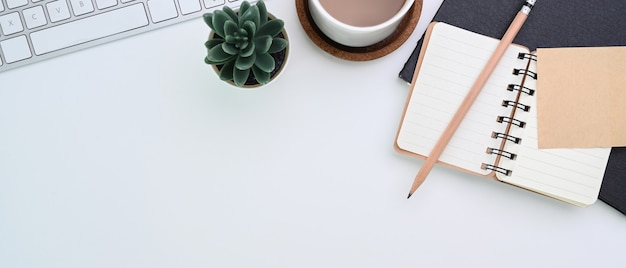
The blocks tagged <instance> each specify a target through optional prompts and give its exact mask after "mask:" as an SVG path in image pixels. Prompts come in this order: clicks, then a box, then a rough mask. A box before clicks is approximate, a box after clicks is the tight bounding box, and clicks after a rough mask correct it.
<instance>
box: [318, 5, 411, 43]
mask: <svg viewBox="0 0 626 268" xmlns="http://www.w3.org/2000/svg"><path fill="white" fill-rule="evenodd" d="M308 1H309V12H310V13H311V17H312V18H313V21H314V22H315V24H316V25H317V27H318V28H319V29H320V30H321V31H322V32H323V33H324V34H325V35H326V36H327V37H328V38H330V39H332V40H333V41H335V42H337V43H339V44H342V45H345V46H349V47H366V46H370V45H373V44H376V43H378V42H380V41H382V40H384V39H385V38H387V37H388V36H390V35H391V34H392V33H393V32H394V31H395V30H396V28H397V27H398V25H399V24H400V22H401V21H402V19H403V18H404V16H405V15H406V13H407V11H408V10H409V9H410V8H411V6H412V5H413V2H414V1H415V0H405V1H404V3H403V4H402V6H401V7H400V10H399V11H398V12H396V13H395V14H393V16H390V17H389V18H388V19H386V20H384V21H383V22H381V23H378V24H375V25H368V26H355V25H350V24H347V23H345V22H342V21H341V20H339V19H338V18H335V17H333V16H332V15H331V14H330V13H329V11H327V10H326V8H325V7H324V6H323V5H322V4H321V3H320V0H308ZM334 1H342V0H334ZM378 1H383V2H384V1H385V0H378ZM361 3H362V2H361ZM353 7H354V8H353V10H351V12H354V13H355V14H356V13H357V12H359V10H358V8H359V5H353Z"/></svg>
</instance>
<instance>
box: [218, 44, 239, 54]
mask: <svg viewBox="0 0 626 268" xmlns="http://www.w3.org/2000/svg"><path fill="white" fill-rule="evenodd" d="M222 49H223V50H224V52H226V54H229V55H237V53H239V49H238V48H237V47H236V46H235V45H234V44H229V43H222Z"/></svg>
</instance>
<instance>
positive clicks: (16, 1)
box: [7, 0, 28, 9]
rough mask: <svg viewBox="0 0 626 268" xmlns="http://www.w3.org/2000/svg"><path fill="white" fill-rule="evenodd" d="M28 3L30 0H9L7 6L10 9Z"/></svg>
mask: <svg viewBox="0 0 626 268" xmlns="http://www.w3.org/2000/svg"><path fill="white" fill-rule="evenodd" d="M27 4H28V0H7V7H8V8H10V9H13V8H16V7H21V6H25V5H27Z"/></svg>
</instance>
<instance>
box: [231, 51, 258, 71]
mask: <svg viewBox="0 0 626 268" xmlns="http://www.w3.org/2000/svg"><path fill="white" fill-rule="evenodd" d="M255 61H256V55H255V54H252V55H250V57H241V56H239V57H237V61H236V62H235V67H236V68H237V69H239V70H245V69H250V68H251V67H252V66H253V65H254V62H255Z"/></svg>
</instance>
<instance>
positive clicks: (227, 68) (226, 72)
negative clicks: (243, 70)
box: [220, 61, 235, 81]
mask: <svg viewBox="0 0 626 268" xmlns="http://www.w3.org/2000/svg"><path fill="white" fill-rule="evenodd" d="M234 71H235V61H229V62H227V63H225V64H224V66H222V69H221V70H220V79H222V80H223V81H228V80H233V73H234Z"/></svg>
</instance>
